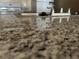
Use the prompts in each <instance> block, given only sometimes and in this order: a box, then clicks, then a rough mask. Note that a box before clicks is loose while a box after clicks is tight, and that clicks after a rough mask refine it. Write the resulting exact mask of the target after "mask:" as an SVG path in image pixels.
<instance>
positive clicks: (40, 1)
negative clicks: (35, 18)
mask: <svg viewBox="0 0 79 59" xmlns="http://www.w3.org/2000/svg"><path fill="white" fill-rule="evenodd" d="M50 1H54V0H37V12H39V13H41V12H47V13H50V11H51V10H50V9H47V7H51V5H49V2H50Z"/></svg>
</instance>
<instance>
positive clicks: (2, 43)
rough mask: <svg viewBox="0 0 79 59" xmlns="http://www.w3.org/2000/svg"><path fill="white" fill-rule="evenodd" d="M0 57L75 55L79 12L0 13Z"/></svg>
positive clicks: (74, 58)
mask: <svg viewBox="0 0 79 59" xmlns="http://www.w3.org/2000/svg"><path fill="white" fill-rule="evenodd" d="M0 47H1V48H0V59H79V16H69V17H32V16H31V17H19V16H14V15H2V16H0Z"/></svg>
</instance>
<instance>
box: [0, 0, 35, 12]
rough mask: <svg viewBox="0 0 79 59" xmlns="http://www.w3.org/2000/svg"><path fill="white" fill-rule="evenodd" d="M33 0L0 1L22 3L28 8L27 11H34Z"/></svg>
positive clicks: (1, 0) (3, 0)
mask: <svg viewBox="0 0 79 59" xmlns="http://www.w3.org/2000/svg"><path fill="white" fill-rule="evenodd" d="M32 1H33V0H0V3H3V4H4V3H12V2H14V3H20V4H21V5H22V7H25V8H26V11H27V12H32V9H33V8H32V7H33V5H32ZM34 6H35V5H34Z"/></svg>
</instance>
